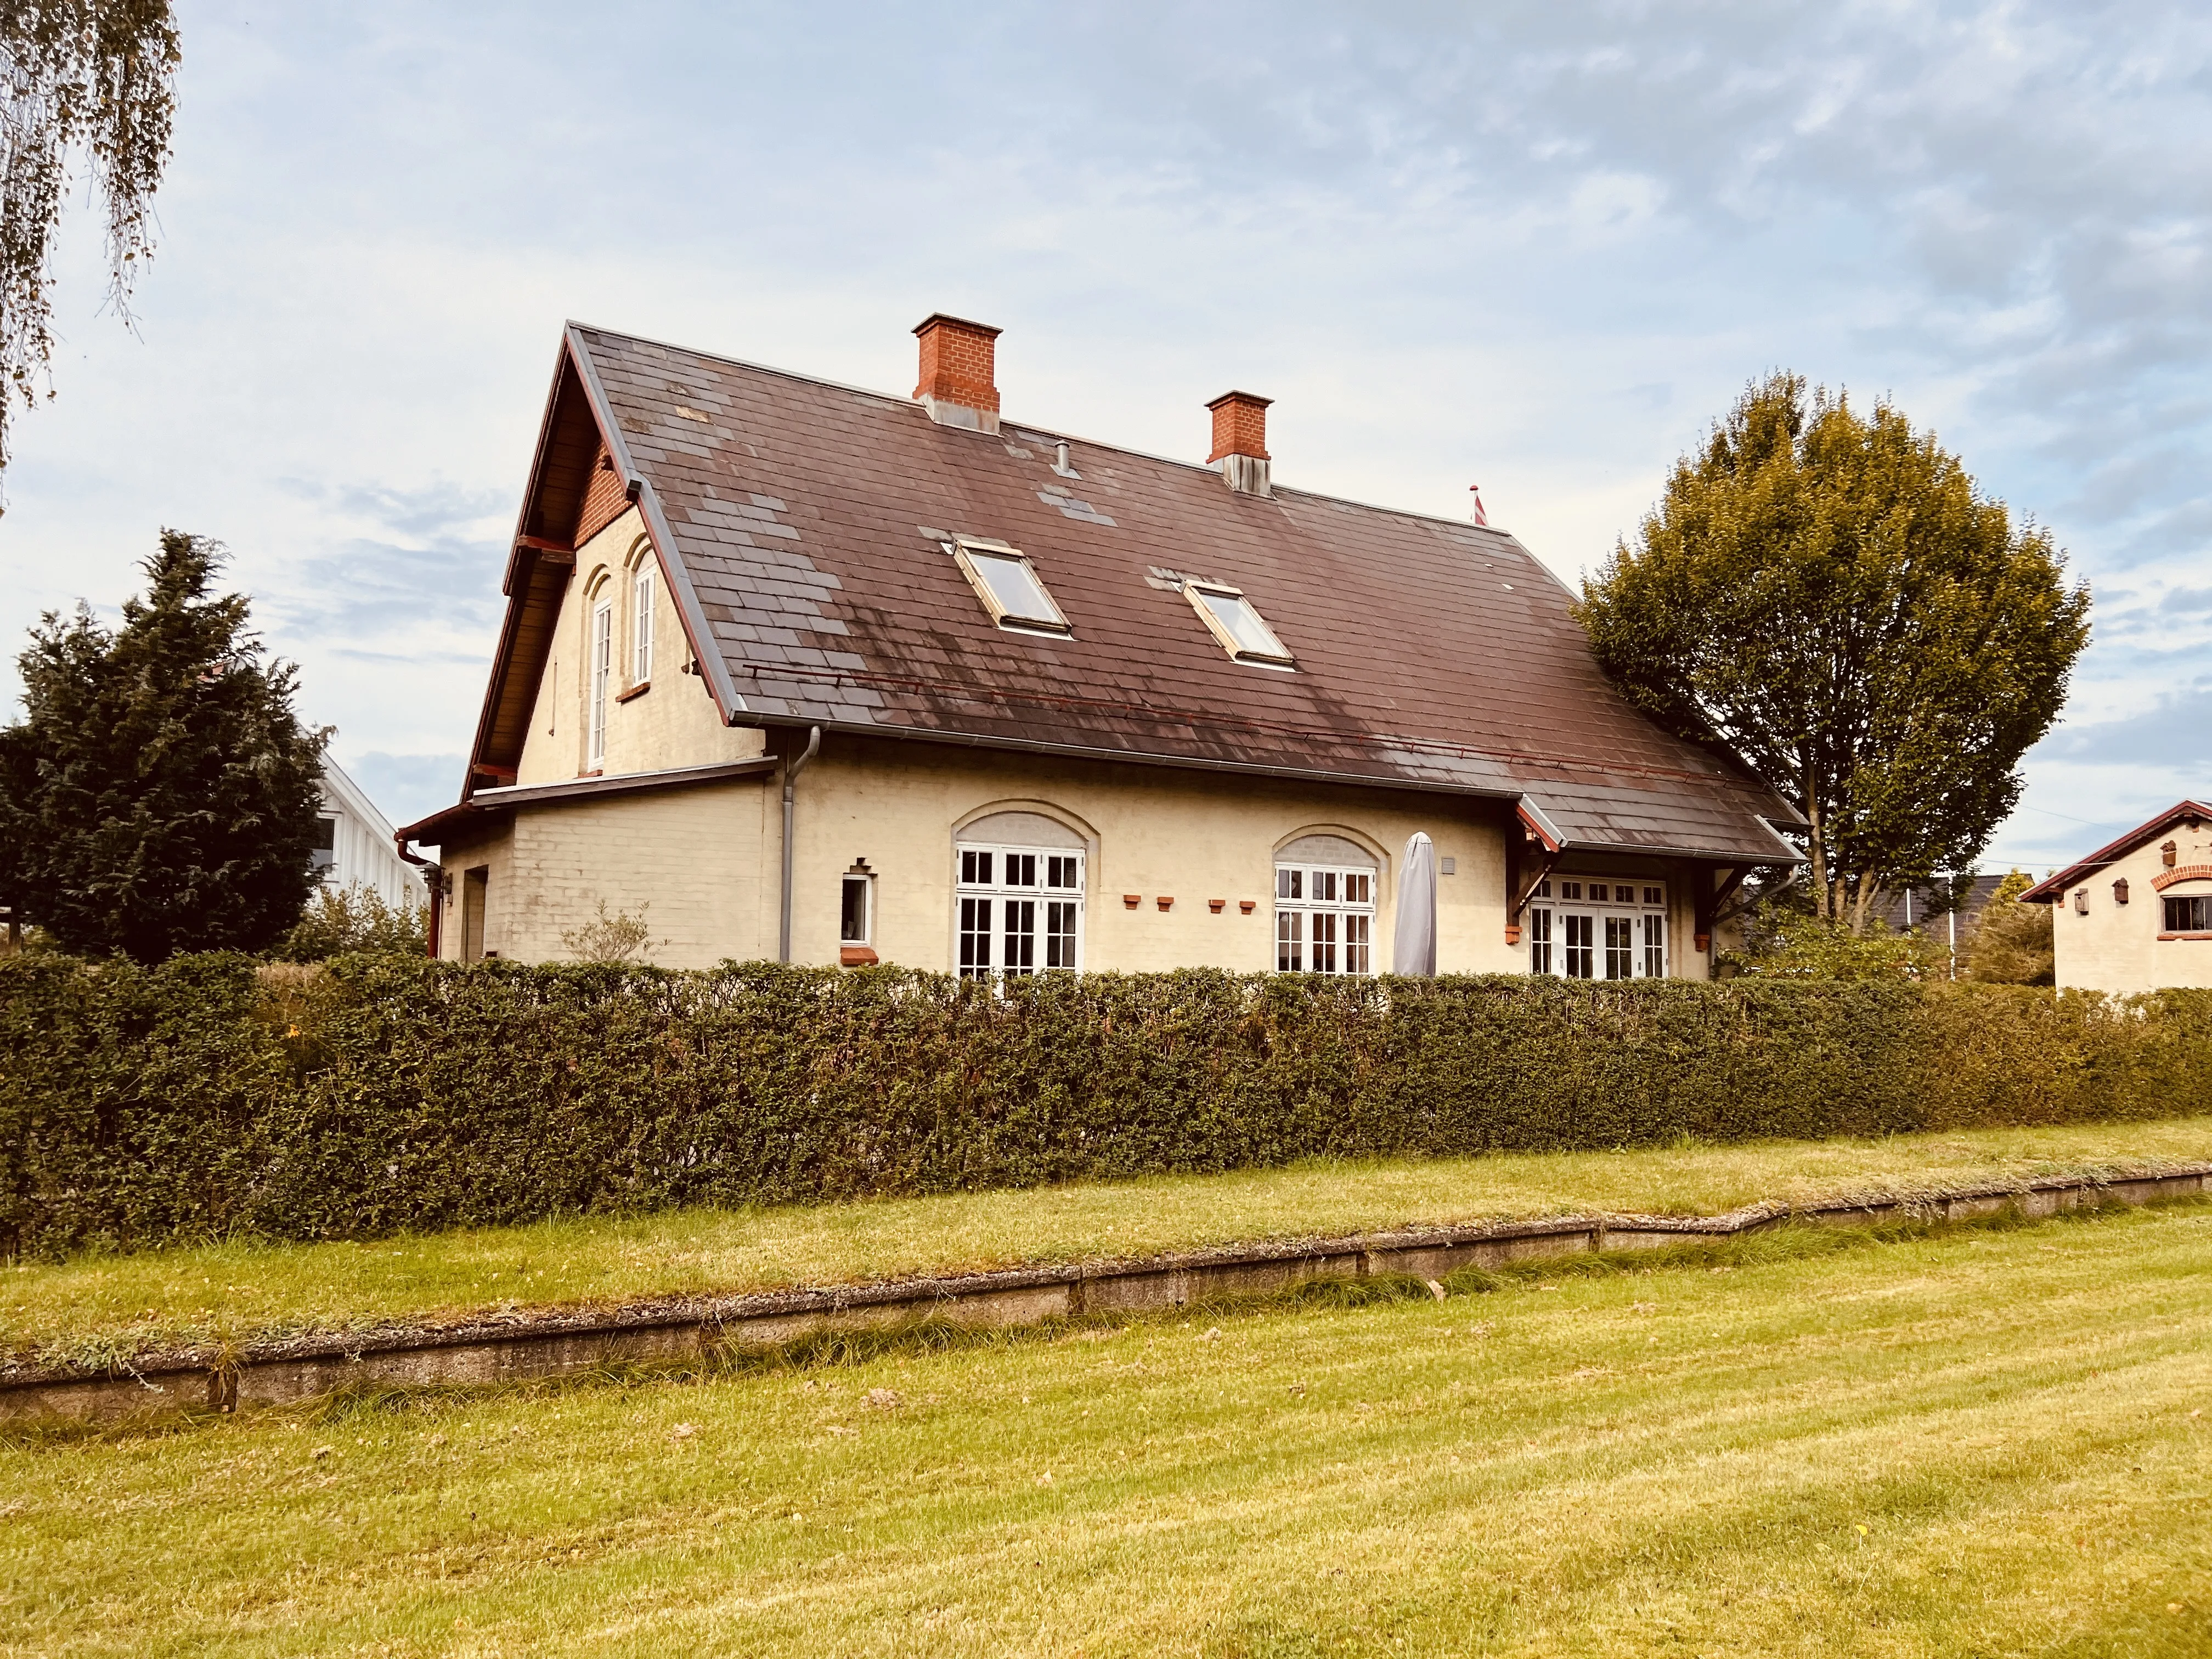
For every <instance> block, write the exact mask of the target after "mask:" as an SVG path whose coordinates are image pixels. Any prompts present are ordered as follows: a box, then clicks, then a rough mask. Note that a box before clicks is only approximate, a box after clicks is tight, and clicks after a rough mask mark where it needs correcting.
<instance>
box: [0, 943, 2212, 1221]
mask: <svg viewBox="0 0 2212 1659" xmlns="http://www.w3.org/2000/svg"><path fill="white" fill-rule="evenodd" d="M2208 1110H2212V992H2203V991H2197V992H2169V993H2163V994H2159V995H2157V996H2154V997H2149V998H2144V999H2138V1000H2135V1001H2133V1002H2130V1003H2112V1002H2107V1001H2105V1000H2102V999H2100V998H2096V997H2093V996H2075V995H2054V994H2051V992H2048V991H2031V990H2015V989H2010V988H2006V987H1968V986H1949V985H1943V986H1929V987H1921V986H1915V985H1911V984H1901V983H1861V984H1800V983H1779V984H1778V983H1760V982H1759V981H1750V980H1737V981H1731V982H1729V983H1725V984H1693V983H1687V982H1684V981H1640V982H1632V983H1626V984H1613V985H1608V984H1590V983H1587V982H1572V981H1562V980H1552V979H1531V978H1522V977H1485V978H1450V979H1439V980H1432V981H1391V980H1383V981H1342V980H1340V981H1327V980H1320V979H1311V978H1293V977H1261V976H1240V975H1231V974H1225V973H1216V972H1210V971H1192V972H1186V973H1178V974H1154V975H1112V974H1097V975H1085V976H1084V977H1081V978H1073V977H1066V976H1060V975H1054V976H1048V977H1041V978H1037V979H1033V980H1028V981H1016V982H1013V983H1011V984H1009V985H1008V986H1007V987H1006V991H1005V993H1004V994H1003V995H994V994H992V993H991V992H990V991H988V990H987V988H985V987H980V986H977V985H974V984H962V983H960V982H958V981H953V980H950V979H946V978H945V977H943V976H941V975H931V974H921V973H910V972H905V971H901V970H896V969H866V970H863V971H860V972H858V973H840V972H837V971H836V970H834V969H786V968H778V967H775V966H773V965H769V964H761V963H748V964H744V965H738V964H729V965H726V966H725V967H724V968H723V969H720V970H718V971H715V972H713V973H698V974H693V973H671V972H666V971H661V970H657V969H642V968H638V969H623V968H605V967H544V968H530V967H523V966H519V965H515V964H510V963H484V964H481V965H479V966H476V967H470V968H461V967H456V966H452V965H447V964H441V963H426V962H419V961H412V960H407V959H404V958H391V957H386V958H370V957H349V958H340V959H339V960H337V962H335V963H331V964H330V965H329V967H328V969H326V970H322V969H283V968H277V969H270V968H260V969H257V966H256V964H255V963H252V961H250V960H248V959H246V958H244V957H227V956H210V957H180V958H178V959H177V960H175V961H173V962H171V963H167V965H165V966H162V967H159V968H152V969H147V968H139V967H134V966H132V965H131V964H129V963H123V962H112V963H97V964H91V963H78V962H73V961H70V960H67V959H62V958H56V957H39V956H26V957H15V958H13V959H9V960H4V961H0V1250H5V1251H9V1252H12V1253H18V1254H31V1255H54V1254H58V1253H60V1252H64V1251H67V1250H72V1249H82V1248H85V1247H88V1246H100V1247H105V1248H124V1249H131V1248H138V1247H143V1246H147V1245H151V1244H156V1243H165V1242H168V1241H173V1240H179V1239H192V1238H202V1237H211V1236H219V1235H224V1234H229V1233H234V1232H252V1233H258V1234H261V1235H264V1236H269V1237H279V1238H295V1239H307V1238H349V1237H374V1236H377V1235H380V1234H386V1233H391V1232H396V1231H412V1230H421V1229H427V1228H433V1227H442V1226H451V1225H467V1224H490V1223H502V1222H513V1221H521V1220H527V1219H531V1218H538V1217H542V1216H548V1215H554V1214H559V1213H563V1212H579V1211H595V1210H632V1211H636V1210H647V1209H655V1208H659V1207H662V1206H670V1205H678V1204H722V1205H738V1204H748V1203H777V1202H790V1201H800V1202H805V1201H813V1200H825V1199H838V1198H849V1197H854V1196H859V1195H862V1194H904V1193H927V1192H942V1191H948V1190H952V1189H956V1188H987V1187H1018V1186H1028V1185H1034V1184H1037V1183H1041V1182H1055V1181H1064V1180H1070V1179H1074V1178H1077V1177H1084V1176H1127V1175H1137V1174H1144V1173H1151V1172H1156V1171H1169V1170H1229V1169H1241V1168H1252V1167H1255V1166H1262V1165H1269V1164H1282V1163H1285V1162H1287V1161H1290V1160H1291V1159H1295V1158H1309V1157H1313V1156H1316V1155H1333V1156H1354V1157H1358V1156H1370V1155H1379V1154H1389V1155H1405V1156H1415V1157H1420V1156H1443V1155H1453V1154H1462V1153H1470V1152H1489V1151H1505V1150H1534V1149H1547V1148H1571V1147H1592V1146H1636V1145H1649V1144H1651V1143H1654V1142H1664V1141H1668V1140H1672V1139H1675V1138H1677V1137H1679V1136H1681V1135H1684V1134H1690V1135H1695V1136H1698V1137H1699V1138H1701V1139H1711V1140H1736V1139H1750V1138H1754V1137H1762V1136H1795V1137H1820V1136H1828V1135H1839V1134H1880V1133H1889V1132H1894V1131H1901V1130H1911V1129H1926V1128H1939V1127H1950V1126H1959V1127H1966V1126H1974V1125H1996V1124H2037V1123H2057V1122H2068V1121H2084V1120H2090V1119H2115V1118H2151V1117H2163V1116H2173V1115H2182V1114H2185V1113H2192V1112H2203V1111H2208Z"/></svg>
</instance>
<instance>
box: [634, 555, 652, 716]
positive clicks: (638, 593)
mask: <svg viewBox="0 0 2212 1659" xmlns="http://www.w3.org/2000/svg"><path fill="white" fill-rule="evenodd" d="M629 606H630V617H629V683H630V684H632V685H643V684H645V683H646V682H647V681H648V680H650V679H651V678H653V565H652V563H651V562H650V561H649V560H648V561H647V562H645V563H643V564H641V565H639V566H638V568H636V569H635V570H634V571H632V572H631V573H630V579H629Z"/></svg>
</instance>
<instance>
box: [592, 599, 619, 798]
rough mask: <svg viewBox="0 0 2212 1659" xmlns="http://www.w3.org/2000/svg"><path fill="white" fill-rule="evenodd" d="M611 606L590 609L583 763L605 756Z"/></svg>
mask: <svg viewBox="0 0 2212 1659" xmlns="http://www.w3.org/2000/svg"><path fill="white" fill-rule="evenodd" d="M614 654H615V608H614V606H612V605H606V604H602V605H599V608H598V609H597V610H595V611H592V689H591V700H592V708H591V720H590V721H589V726H590V730H591V737H590V739H589V742H588V744H586V764H587V765H590V766H592V767H598V766H600V765H603V764H605V761H606V758H607V682H608V680H609V679H611V678H612V677H613V674H614Z"/></svg>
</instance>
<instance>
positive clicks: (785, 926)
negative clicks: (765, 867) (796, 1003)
mask: <svg viewBox="0 0 2212 1659" xmlns="http://www.w3.org/2000/svg"><path fill="white" fill-rule="evenodd" d="M821 749H822V728H821V727H820V726H810V727H808V728H807V732H806V747H805V750H802V751H801V752H800V754H799V757H798V758H796V759H795V760H792V761H787V762H786V763H785V764H784V769H783V908H782V916H781V921H780V922H779V923H778V925H777V928H776V936H775V959H776V960H777V961H778V962H789V961H790V960H791V819H792V792H793V788H794V787H795V786H796V785H797V784H798V782H799V774H800V773H801V772H804V771H805V769H806V763H807V762H809V761H811V760H812V759H813V758H814V757H815V756H816V755H817V754H818V753H820V752H821Z"/></svg>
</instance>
